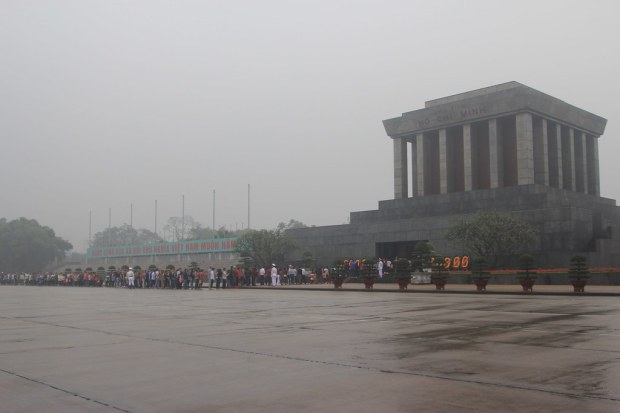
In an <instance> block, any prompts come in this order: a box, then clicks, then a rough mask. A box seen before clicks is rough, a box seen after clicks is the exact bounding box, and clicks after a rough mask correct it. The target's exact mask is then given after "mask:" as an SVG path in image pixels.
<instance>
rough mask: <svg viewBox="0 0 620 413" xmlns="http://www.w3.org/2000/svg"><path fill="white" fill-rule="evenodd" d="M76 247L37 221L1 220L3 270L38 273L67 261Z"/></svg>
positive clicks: (0, 239)
mask: <svg viewBox="0 0 620 413" xmlns="http://www.w3.org/2000/svg"><path fill="white" fill-rule="evenodd" d="M72 248H73V246H72V245H71V244H70V243H69V242H67V241H65V240H64V239H62V238H59V237H57V236H56V234H55V233H54V230H53V229H51V228H49V227H46V226H42V225H40V224H39V223H38V222H37V221H36V220H34V219H26V218H19V219H16V220H13V221H7V220H6V219H5V218H1V219H0V270H1V271H10V272H20V271H23V272H34V271H40V270H43V269H44V268H45V267H46V266H47V265H48V264H50V263H52V262H54V260H60V259H63V258H64V256H65V253H66V252H67V251H69V250H70V249H72Z"/></svg>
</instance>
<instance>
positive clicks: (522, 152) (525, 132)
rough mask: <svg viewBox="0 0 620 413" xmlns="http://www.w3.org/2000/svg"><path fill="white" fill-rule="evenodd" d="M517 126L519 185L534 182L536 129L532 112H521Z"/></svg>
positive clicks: (518, 115)
mask: <svg viewBox="0 0 620 413" xmlns="http://www.w3.org/2000/svg"><path fill="white" fill-rule="evenodd" d="M516 128H517V131H516V132H517V185H528V184H533V183H534V131H533V126H532V114H531V113H519V114H517V120H516Z"/></svg>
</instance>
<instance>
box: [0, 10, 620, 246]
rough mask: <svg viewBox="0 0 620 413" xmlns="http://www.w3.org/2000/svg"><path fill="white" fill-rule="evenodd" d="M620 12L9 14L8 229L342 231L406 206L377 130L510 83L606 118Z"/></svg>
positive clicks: (609, 168)
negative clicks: (374, 213)
mask: <svg viewBox="0 0 620 413" xmlns="http://www.w3.org/2000/svg"><path fill="white" fill-rule="evenodd" d="M619 12H620V3H618V2H616V1H592V2H584V1H523V0H519V1H433V2H431V1H412V0H409V1H386V0H383V1H359V0H356V1H335V0H329V1H293V0H291V1H270V0H262V1H235V0H232V1H231V0H226V1H180V0H179V1H154V0H148V1H147V0H143V1H137V0H133V1H132V0H127V1H124V0H123V1H110V0H105V1H88V0H76V1H64V0H54V1H26V0H17V1H7V0H0V139H1V141H0V142H1V147H0V165H1V168H2V169H1V171H2V172H1V174H0V191H1V192H0V193H1V194H2V195H1V198H0V199H1V203H0V217H5V218H7V219H15V218H19V217H21V216H24V217H27V218H34V219H37V220H38V221H39V223H41V224H42V225H47V226H50V227H51V228H53V229H54V230H55V231H56V234H57V235H58V236H60V237H62V238H64V239H67V240H68V241H70V242H71V243H73V245H74V248H75V249H76V250H78V251H85V249H86V246H87V242H88V237H89V211H92V227H91V229H92V234H93V235H94V233H96V232H98V231H101V230H103V229H105V228H106V227H107V226H108V211H109V208H111V210H112V225H113V226H118V225H121V224H123V223H129V221H130V205H131V204H133V225H134V227H137V228H147V229H150V230H154V226H155V216H154V215H155V207H154V203H155V200H157V201H158V232H159V233H160V235H161V234H162V231H161V230H162V228H163V226H164V224H165V221H166V220H167V218H168V217H170V216H181V213H182V196H183V195H185V214H186V215H190V216H192V217H194V219H195V220H197V221H199V222H201V223H202V224H204V225H205V226H211V225H212V214H213V209H212V203H213V197H212V194H213V191H214V190H215V191H216V227H220V226H222V225H225V226H226V227H227V228H231V229H236V228H239V229H240V228H242V227H247V216H248V203H247V191H248V184H250V185H251V226H252V228H274V227H275V226H276V225H277V223H278V222H282V221H288V220H289V219H291V218H293V219H296V220H299V221H302V222H304V223H305V224H307V225H331V224H342V223H346V222H347V221H348V216H349V212H351V211H361V210H369V209H376V208H377V202H378V201H379V200H384V199H391V198H393V194H394V192H393V191H394V188H393V169H392V168H393V154H392V142H391V139H390V138H389V137H388V136H387V135H386V134H385V130H384V129H383V126H382V120H384V119H388V118H393V117H397V116H400V114H401V113H403V112H408V111H412V110H417V109H421V108H423V107H424V102H425V101H426V100H431V99H435V98H439V97H443V96H448V95H452V94H456V93H461V92H465V91H469V90H472V89H477V88H481V87H486V86H490V85H494V84H498V83H503V82H507V81H512V80H515V81H518V82H521V83H523V84H525V85H527V86H530V87H533V88H535V89H538V90H540V91H541V92H544V93H547V94H550V95H552V96H554V97H557V98H559V99H562V100H564V101H566V102H568V103H570V104H573V105H575V106H577V107H580V108H582V109H584V110H587V111H589V112H592V113H595V114H597V115H600V116H602V117H604V118H606V119H608V124H607V129H606V132H605V134H604V135H603V136H602V138H601V140H600V141H599V150H600V174H601V194H602V196H605V197H608V198H613V199H620V186H619V185H618V184H616V176H617V175H618V174H619V173H620V166H619V162H618V160H617V154H618V150H619V149H620V143H619V140H618V133H619V131H620V127H618V123H619V122H620V109H619V107H620V106H619V105H618V103H617V100H618V98H619V96H620V86H619V82H618V73H620V67H619V63H618V62H619V57H618V40H620V29H619V25H618V21H617V19H618V15H619Z"/></svg>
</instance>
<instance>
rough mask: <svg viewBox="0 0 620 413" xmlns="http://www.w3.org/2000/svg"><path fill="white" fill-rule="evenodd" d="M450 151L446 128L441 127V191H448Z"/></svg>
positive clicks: (443, 192)
mask: <svg viewBox="0 0 620 413" xmlns="http://www.w3.org/2000/svg"><path fill="white" fill-rule="evenodd" d="M447 155H448V153H447V148H446V129H445V128H442V129H439V193H441V194H447V193H448V156H447Z"/></svg>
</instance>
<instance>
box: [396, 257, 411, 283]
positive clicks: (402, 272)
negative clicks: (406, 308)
mask: <svg viewBox="0 0 620 413" xmlns="http://www.w3.org/2000/svg"><path fill="white" fill-rule="evenodd" d="M394 276H395V277H396V282H397V283H398V288H399V289H401V290H406V289H407V286H408V285H409V283H410V282H411V263H410V262H409V260H408V259H406V258H399V259H397V260H396V263H395V264H394Z"/></svg>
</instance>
